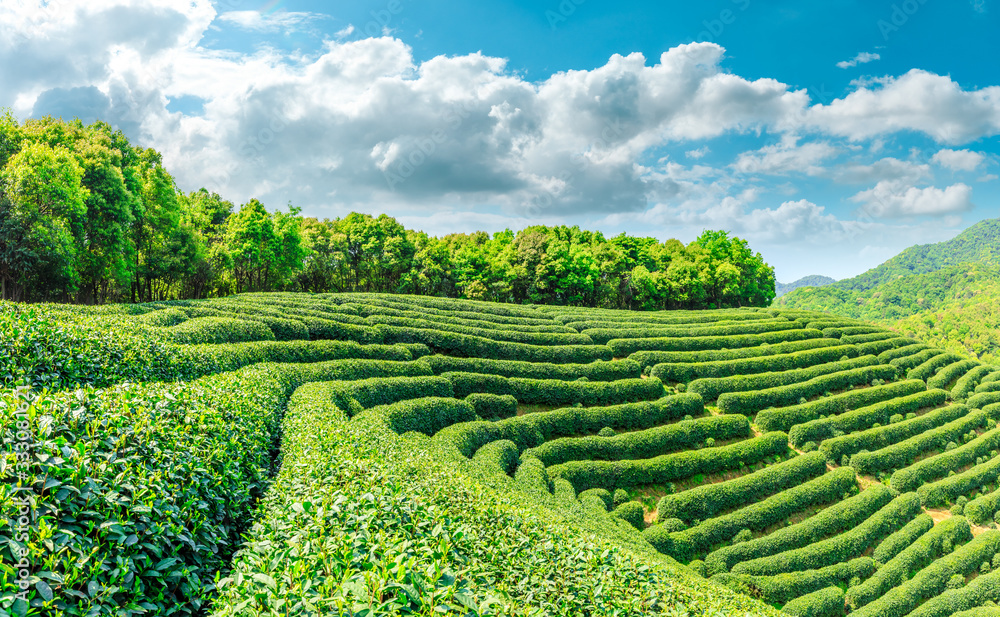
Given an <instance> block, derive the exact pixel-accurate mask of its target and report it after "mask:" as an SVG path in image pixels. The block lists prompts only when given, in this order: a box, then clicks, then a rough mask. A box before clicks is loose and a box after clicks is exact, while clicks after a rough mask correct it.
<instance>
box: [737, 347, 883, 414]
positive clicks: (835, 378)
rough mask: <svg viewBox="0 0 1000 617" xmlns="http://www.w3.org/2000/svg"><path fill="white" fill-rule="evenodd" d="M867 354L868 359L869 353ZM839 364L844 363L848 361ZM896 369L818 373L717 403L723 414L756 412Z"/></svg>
mask: <svg viewBox="0 0 1000 617" xmlns="http://www.w3.org/2000/svg"><path fill="white" fill-rule="evenodd" d="M867 357H869V358H870V357H871V356H867ZM861 360H864V359H863V358H858V359H857V360H852V361H851V362H856V361H861ZM838 364H840V365H841V366H843V365H847V364H848V363H847V362H844V363H838ZM828 366H830V365H828ZM817 368H818V367H817ZM895 371H896V369H895V368H894V367H892V366H887V365H875V366H862V367H860V368H854V369H849V370H843V371H840V372H837V373H831V374H828V375H820V376H818V377H814V378H812V379H809V380H808V381H804V382H801V383H795V384H790V385H787V386H778V387H774V388H769V389H766V390H754V391H750V392H726V393H724V394H722V395H720V396H719V400H718V403H717V404H718V407H719V409H720V410H721V411H722V412H723V413H733V412H738V413H755V412H757V411H760V410H762V409H767V408H768V407H774V406H777V405H787V404H789V403H793V402H795V401H797V400H798V399H799V397H802V396H806V397H810V396H817V395H819V394H823V393H825V392H827V391H829V390H839V389H843V388H849V387H851V386H856V385H861V384H865V383H868V382H869V381H871V380H872V379H875V378H881V379H893V378H895V376H896V372H895ZM789 372H792V371H789Z"/></svg>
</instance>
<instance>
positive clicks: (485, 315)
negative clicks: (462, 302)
mask: <svg viewBox="0 0 1000 617" xmlns="http://www.w3.org/2000/svg"><path fill="white" fill-rule="evenodd" d="M347 301H348V302H350V303H352V304H354V305H356V306H357V308H358V313H359V314H360V315H362V316H364V317H367V316H369V315H379V314H386V313H388V312H389V311H387V310H386V309H387V308H388V309H396V310H399V311H415V312H418V313H422V314H424V315H427V316H430V315H438V316H440V317H445V318H452V317H454V318H459V319H475V320H479V321H488V322H492V323H495V324H510V325H524V326H531V325H553V324H554V325H559V324H556V323H555V322H553V321H552V320H551V319H548V318H546V317H544V316H541V315H538V316H527V315H537V313H535V312H534V311H531V310H530V309H529V310H528V311H527V313H523V312H516V311H515V312H510V313H506V314H501V313H498V312H493V311H469V310H461V309H458V308H457V306H458V305H453V307H452V308H450V309H447V308H435V307H433V306H430V305H423V304H415V303H412V302H405V301H404V302H399V301H393V300H388V299H386V298H375V297H372V296H360V297H355V298H352V299H348V300H347ZM442 306H443V305H442Z"/></svg>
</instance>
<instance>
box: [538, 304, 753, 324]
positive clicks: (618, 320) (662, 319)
mask: <svg viewBox="0 0 1000 617" xmlns="http://www.w3.org/2000/svg"><path fill="white" fill-rule="evenodd" d="M666 312H668V313H671V315H669V316H665V315H654V314H650V313H644V312H639V311H617V312H615V313H609V312H606V311H601V310H597V309H588V310H586V311H581V312H578V313H574V312H569V311H566V312H562V313H556V314H554V315H553V316H552V318H553V319H554V320H555V321H558V322H560V323H565V324H567V325H571V324H573V323H577V324H583V323H598V324H601V325H597V326H591V327H598V328H603V327H618V326H620V325H622V324H630V323H641V324H663V325H677V324H692V325H694V324H711V323H718V322H727V321H760V320H761V319H770V316H769V315H767V314H765V313H759V312H747V311H729V312H722V311H718V312H716V311H666ZM678 313H683V315H678ZM581 329H586V328H585V327H581Z"/></svg>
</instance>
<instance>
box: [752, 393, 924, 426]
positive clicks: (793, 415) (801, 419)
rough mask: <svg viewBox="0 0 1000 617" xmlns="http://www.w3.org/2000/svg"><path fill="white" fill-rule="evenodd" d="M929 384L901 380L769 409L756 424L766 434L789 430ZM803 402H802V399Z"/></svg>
mask: <svg viewBox="0 0 1000 617" xmlns="http://www.w3.org/2000/svg"><path fill="white" fill-rule="evenodd" d="M926 389H927V385H926V384H924V382H922V381H919V380H910V381H901V382H898V383H891V384H887V385H884V386H882V385H880V386H877V387H872V388H865V389H863V390H854V391H849V392H844V393H842V394H837V395H834V396H831V397H829V398H824V399H819V400H816V401H813V402H811V403H800V404H799V405H796V406H794V407H785V408H782V409H765V410H763V411H761V412H760V413H758V414H757V417H756V419H755V420H756V423H757V425H758V426H759V427H760V428H761V430H764V431H788V430H790V429H791V428H792V427H793V426H795V425H796V424H802V423H805V422H808V421H810V420H816V419H818V418H819V417H820V416H821V415H823V416H831V415H839V414H842V413H844V412H847V411H850V410H852V409H858V408H861V407H867V406H869V405H874V404H875V403H881V402H883V401H888V400H892V399H895V398H899V397H902V396H907V395H910V394H914V393H916V392H923V391H925V390H926ZM800 400H801V399H800Z"/></svg>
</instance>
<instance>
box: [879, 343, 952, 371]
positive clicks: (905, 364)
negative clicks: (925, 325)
mask: <svg viewBox="0 0 1000 617" xmlns="http://www.w3.org/2000/svg"><path fill="white" fill-rule="evenodd" d="M946 355H948V354H947V353H946V352H945V351H943V350H941V349H937V348H931V349H925V350H923V351H921V352H920V353H915V354H913V355H912V356H905V357H903V358H896V359H895V360H891V361H890V362H889V364H891V365H893V366H895V367H898V368H899V370H900V371H901V372H903V373H907V372H909V371H910V369H914V368H916V367H918V366H920V365H921V364H924V363H925V362H927V361H928V360H931V359H933V358H936V357H938V356H946Z"/></svg>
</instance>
